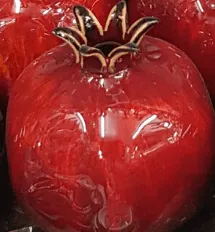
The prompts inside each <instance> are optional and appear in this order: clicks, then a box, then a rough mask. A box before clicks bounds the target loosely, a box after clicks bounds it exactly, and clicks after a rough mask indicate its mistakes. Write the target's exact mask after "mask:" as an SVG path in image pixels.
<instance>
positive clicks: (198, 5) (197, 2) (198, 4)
mask: <svg viewBox="0 0 215 232" xmlns="http://www.w3.org/2000/svg"><path fill="white" fill-rule="evenodd" d="M196 4H197V7H198V8H199V10H200V11H201V12H202V13H204V9H203V7H202V4H201V2H200V0H197V1H196Z"/></svg>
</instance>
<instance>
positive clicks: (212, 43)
mask: <svg viewBox="0 0 215 232" xmlns="http://www.w3.org/2000/svg"><path fill="white" fill-rule="evenodd" d="M129 2H130V8H129V10H130V12H129V13H130V14H129V16H130V20H131V21H135V20H136V19H138V18H140V17H143V16H144V15H146V16H151V15H153V16H155V17H158V18H160V20H161V23H160V25H159V26H158V27H155V28H154V29H153V30H152V31H151V32H150V33H149V34H151V35H153V36H156V37H158V38H161V39H164V40H166V41H168V42H170V43H172V44H174V45H176V46H177V47H179V48H180V49H181V50H183V51H184V52H186V54H188V55H189V57H190V58H191V59H192V60H193V61H194V63H195V64H196V66H197V68H198V69H199V70H200V72H201V74H202V75H203V78H204V80H205V82H206V84H207V87H208V89H209V92H210V94H211V97H212V100H213V101H215V66H214V60H215V27H214V25H215V1H214V0H166V1H161V0H141V1H138V0H131V1H129Z"/></svg>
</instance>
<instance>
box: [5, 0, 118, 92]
mask: <svg viewBox="0 0 215 232" xmlns="http://www.w3.org/2000/svg"><path fill="white" fill-rule="evenodd" d="M105 2H106V1H104V0H99V1H96V2H95V0H87V1H86V0H72V1H71V0H63V1H58V0H52V1H45V0H18V1H17V0H16V1H15V0H2V1H1V2H0V50H1V53H0V96H1V95H2V96H7V94H8V88H9V89H10V88H11V86H12V84H13V82H14V81H15V80H16V78H17V77H18V76H19V74H20V73H21V72H22V71H23V69H24V68H25V67H26V66H27V65H28V64H29V63H30V62H31V61H33V60H34V59H35V58H37V57H38V56H39V55H41V54H42V53H44V52H45V51H47V50H49V49H51V48H53V47H55V46H56V45H58V44H59V43H60V40H58V39H56V38H55V37H54V36H52V35H51V31H52V30H53V28H55V27H57V26H60V25H61V26H62V25H67V26H68V25H70V26H71V25H72V24H73V18H72V14H71V12H72V10H71V9H72V7H73V6H74V4H75V3H80V4H85V5H86V6H87V7H89V8H90V9H91V8H92V9H93V10H95V11H96V12H97V15H98V17H99V19H100V18H101V20H102V19H103V17H104V18H105V12H106V11H107V12H108V11H109V10H110V9H111V8H112V7H113V5H114V4H115V3H116V0H111V1H109V2H108V4H107V3H105ZM104 4H105V6H104ZM98 8H99V9H101V11H99V10H98ZM101 12H103V14H104V15H101ZM107 14H108V13H107Z"/></svg>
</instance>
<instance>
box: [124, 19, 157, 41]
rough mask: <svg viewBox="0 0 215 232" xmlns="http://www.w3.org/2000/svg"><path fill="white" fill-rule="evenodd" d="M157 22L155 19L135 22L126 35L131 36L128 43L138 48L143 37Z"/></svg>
mask: <svg viewBox="0 0 215 232" xmlns="http://www.w3.org/2000/svg"><path fill="white" fill-rule="evenodd" d="M158 22H159V20H158V19H157V18H155V17H144V18H141V19H139V20H137V21H136V22H135V23H134V24H132V25H131V27H130V28H129V30H128V34H131V39H130V42H131V43H135V44H136V45H137V46H138V45H139V44H140V42H141V40H142V38H143V37H144V35H145V34H146V33H147V32H148V31H149V30H150V29H151V28H152V27H153V26H154V25H155V24H157V23H158Z"/></svg>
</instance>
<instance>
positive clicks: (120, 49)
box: [53, 0, 159, 74]
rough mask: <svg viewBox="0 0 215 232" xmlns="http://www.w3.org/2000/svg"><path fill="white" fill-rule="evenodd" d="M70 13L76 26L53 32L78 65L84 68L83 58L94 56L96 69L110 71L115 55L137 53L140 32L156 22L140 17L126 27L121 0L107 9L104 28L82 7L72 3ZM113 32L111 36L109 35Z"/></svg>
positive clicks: (126, 16)
mask: <svg viewBox="0 0 215 232" xmlns="http://www.w3.org/2000/svg"><path fill="white" fill-rule="evenodd" d="M73 12H74V15H75V19H76V25H75V26H73V27H71V28H68V27H58V28H56V29H54V30H53V34H54V35H55V36H57V37H59V38H61V39H62V40H64V41H66V43H68V44H69V45H70V46H71V48H72V49H73V51H74V54H75V57H76V63H80V65H81V68H84V63H85V62H84V59H86V58H96V59H97V60H98V61H99V64H100V67H101V70H100V72H102V73H105V72H107V73H110V74H112V73H114V72H115V71H116V70H115V65H116V61H117V60H118V59H119V58H121V57H123V56H126V55H128V56H130V57H132V56H133V55H134V54H137V53H139V52H140V48H139V44H140V42H141V40H142V39H143V37H144V35H145V34H146V33H147V32H148V31H149V30H150V29H151V28H152V27H153V26H154V25H155V24H157V23H158V22H159V20H158V19H157V18H155V17H143V18H140V19H139V20H137V21H136V22H134V23H133V24H132V25H131V26H130V27H128V13H127V4H126V1H125V0H121V1H120V2H119V3H118V4H116V5H115V6H114V7H113V8H112V9H111V11H110V13H109V15H108V17H107V20H106V24H105V26H104V28H103V26H102V25H101V24H100V22H99V20H98V19H97V18H96V16H95V15H94V14H93V13H92V12H91V11H90V10H89V9H87V8H85V7H84V6H80V5H75V6H74V8H73ZM113 30H114V33H113ZM117 33H118V34H119V33H120V37H121V38H119V37H118V36H116V34H117ZM113 34H114V39H113V38H111V35H113ZM118 34H117V35H118ZM95 38H96V39H95ZM98 38H99V39H98ZM107 38H109V39H107ZM95 41H99V42H98V43H95ZM118 41H120V42H118Z"/></svg>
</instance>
